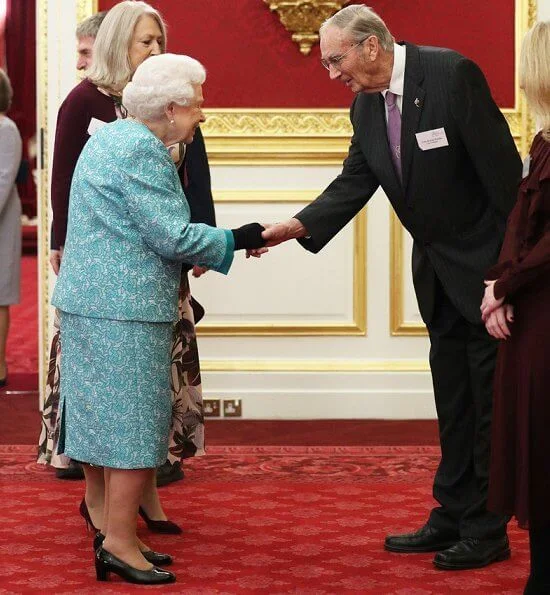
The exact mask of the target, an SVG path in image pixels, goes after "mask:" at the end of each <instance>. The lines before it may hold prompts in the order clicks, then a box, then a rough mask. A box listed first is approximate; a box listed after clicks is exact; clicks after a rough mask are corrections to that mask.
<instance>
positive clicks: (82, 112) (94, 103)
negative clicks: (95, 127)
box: [51, 80, 116, 250]
mask: <svg viewBox="0 0 550 595" xmlns="http://www.w3.org/2000/svg"><path fill="white" fill-rule="evenodd" d="M92 118H97V119H99V120H101V121H103V122H112V121H114V120H116V112H115V107H114V104H113V100H112V99H111V98H110V97H108V96H107V95H103V94H102V93H100V92H99V91H98V89H97V87H96V86H95V85H93V84H92V83H90V82H89V81H88V80H84V81H82V82H81V83H80V84H79V85H77V86H76V87H75V88H74V89H73V90H72V91H71V92H70V93H69V95H68V96H67V98H66V99H65V101H64V102H63V103H62V104H61V107H60V108H59V112H58V114H57V128H56V131H55V144H54V150H53V166H52V185H51V192H52V194H51V196H52V212H53V224H52V238H51V247H52V248H53V249H55V250H58V249H59V248H60V247H61V246H64V245H65V238H66V236H67V220H68V214H69V194H70V190H71V181H72V178H73V172H74V168H75V167H76V162H77V161H78V158H79V156H80V153H81V152H82V149H83V148H84V145H85V144H86V142H87V141H88V139H89V138H90V135H89V134H88V127H89V125H90V120H91V119H92Z"/></svg>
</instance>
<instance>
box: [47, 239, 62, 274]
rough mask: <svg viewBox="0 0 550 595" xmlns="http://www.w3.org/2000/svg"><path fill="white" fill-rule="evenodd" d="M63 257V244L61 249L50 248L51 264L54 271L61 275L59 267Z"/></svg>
mask: <svg viewBox="0 0 550 595" xmlns="http://www.w3.org/2000/svg"><path fill="white" fill-rule="evenodd" d="M62 258H63V246H61V248H59V250H50V264H51V265H52V269H53V272H54V273H55V274H56V275H59V267H60V266H61V259H62Z"/></svg>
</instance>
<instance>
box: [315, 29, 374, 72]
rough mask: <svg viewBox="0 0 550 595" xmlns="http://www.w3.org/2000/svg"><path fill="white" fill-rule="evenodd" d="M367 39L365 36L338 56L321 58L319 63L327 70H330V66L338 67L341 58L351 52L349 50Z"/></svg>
mask: <svg viewBox="0 0 550 595" xmlns="http://www.w3.org/2000/svg"><path fill="white" fill-rule="evenodd" d="M367 39H368V38H367V37H365V39H362V40H361V41H358V42H357V43H356V44H355V45H352V46H351V47H350V48H349V50H348V51H347V52H344V53H343V54H340V55H339V56H331V57H330V58H321V64H322V65H323V66H324V67H325V68H326V69H327V70H330V67H331V66H333V67H334V68H336V69H338V68H340V64H341V63H342V60H343V59H344V58H345V57H346V56H347V55H348V54H349V53H350V52H351V50H354V49H355V48H356V47H357V46H359V45H361V44H362V43H363V42H364V41H366V40H367Z"/></svg>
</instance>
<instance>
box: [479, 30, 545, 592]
mask: <svg viewBox="0 0 550 595" xmlns="http://www.w3.org/2000/svg"><path fill="white" fill-rule="evenodd" d="M520 85H521V87H522V89H523V91H524V92H525V96H526V97H527V101H528V103H529V105H530V107H531V109H532V110H533V112H534V113H535V114H536V115H537V116H538V118H539V122H540V123H541V125H542V130H541V131H540V132H539V133H538V134H537V135H536V136H535V139H534V140H533V144H532V145H531V149H530V151H529V156H528V157H527V159H526V160H525V164H524V172H523V173H524V177H523V180H522V182H521V184H520V187H519V194H518V200H517V203H516V206H515V207H514V210H513V211H512V213H511V215H510V217H509V219H508V226H507V229H506V236H505V239H504V245H503V247H502V252H501V254H500V258H499V262H498V264H497V265H496V266H495V267H493V268H492V269H491V270H490V271H489V274H488V276H487V279H488V280H487V281H486V284H487V289H486V291H485V297H484V300H483V303H482V306H481V311H482V315H483V319H484V321H485V324H486V327H487V330H488V331H489V333H490V334H491V335H493V336H494V337H495V338H497V339H500V340H501V343H500V347H499V353H498V360H497V369H496V373H495V397H494V412H493V438H492V453H491V473H490V488H489V505H490V508H492V509H493V510H494V511H496V512H499V513H503V514H507V515H514V516H515V517H516V519H517V520H518V523H519V525H520V527H523V528H525V529H527V528H528V529H529V544H530V548H531V573H530V575H529V579H528V582H527V585H526V587H525V593H526V594H528V595H543V594H545V595H547V594H548V593H550V506H549V502H550V431H549V427H550V399H549V398H548V390H549V389H548V387H549V386H550V306H549V305H550V22H543V23H537V24H536V25H535V26H534V27H533V28H532V29H531V30H530V31H529V32H528V33H527V35H526V37H525V40H524V42H523V47H522V52H521V60H520Z"/></svg>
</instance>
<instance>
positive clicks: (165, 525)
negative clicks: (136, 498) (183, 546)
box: [139, 506, 183, 535]
mask: <svg viewBox="0 0 550 595" xmlns="http://www.w3.org/2000/svg"><path fill="white" fill-rule="evenodd" d="M139 516H140V517H141V518H142V519H143V520H144V521H145V524H146V525H147V528H148V529H149V531H152V532H153V533H164V534H165V535H179V534H180V533H183V529H182V528H181V527H179V526H178V525H176V523H173V522H172V521H155V520H153V519H150V518H149V516H148V515H147V513H146V512H145V510H143V508H142V507H141V506H140V507H139Z"/></svg>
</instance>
